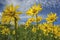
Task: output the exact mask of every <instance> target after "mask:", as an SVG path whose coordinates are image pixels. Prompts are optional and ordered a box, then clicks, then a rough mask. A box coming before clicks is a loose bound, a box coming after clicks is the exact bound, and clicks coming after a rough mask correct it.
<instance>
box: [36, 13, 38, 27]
mask: <svg viewBox="0 0 60 40" xmlns="http://www.w3.org/2000/svg"><path fill="white" fill-rule="evenodd" d="M37 16H38V15H37V14H36V19H37ZM37 26H38V21H37V20H36V27H37Z"/></svg>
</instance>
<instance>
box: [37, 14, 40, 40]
mask: <svg viewBox="0 0 60 40" xmlns="http://www.w3.org/2000/svg"><path fill="white" fill-rule="evenodd" d="M37 16H38V15H37V14H36V28H37V27H38V21H37ZM36 40H39V37H38V32H37V36H36Z"/></svg>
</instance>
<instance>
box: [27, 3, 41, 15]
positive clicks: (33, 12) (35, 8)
mask: <svg viewBox="0 0 60 40" xmlns="http://www.w3.org/2000/svg"><path fill="white" fill-rule="evenodd" d="M41 10H42V7H41V5H39V4H38V5H36V4H35V5H33V6H32V7H31V8H30V9H29V10H28V11H27V12H26V14H27V15H31V16H33V15H36V14H38V12H39V11H41Z"/></svg>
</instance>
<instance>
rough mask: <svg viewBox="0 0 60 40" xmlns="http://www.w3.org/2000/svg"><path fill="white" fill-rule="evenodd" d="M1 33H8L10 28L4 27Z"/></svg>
mask: <svg viewBox="0 0 60 40" xmlns="http://www.w3.org/2000/svg"><path fill="white" fill-rule="evenodd" d="M1 34H3V35H9V34H10V29H9V28H4V29H3V30H2V31H1Z"/></svg>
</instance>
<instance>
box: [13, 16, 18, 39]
mask: <svg viewBox="0 0 60 40" xmlns="http://www.w3.org/2000/svg"><path fill="white" fill-rule="evenodd" d="M14 19H15V40H18V37H17V35H18V34H17V19H16V18H15V17H14Z"/></svg>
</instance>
